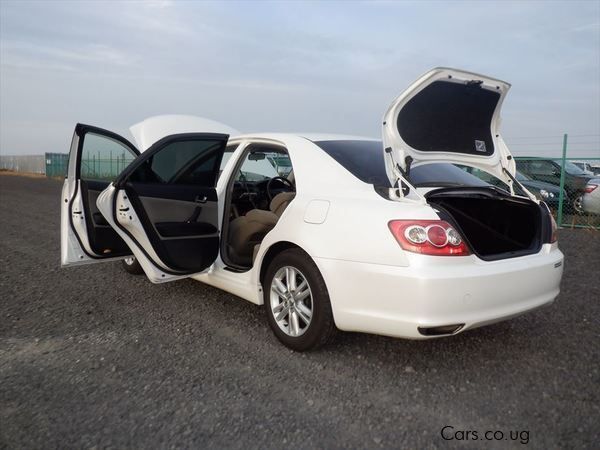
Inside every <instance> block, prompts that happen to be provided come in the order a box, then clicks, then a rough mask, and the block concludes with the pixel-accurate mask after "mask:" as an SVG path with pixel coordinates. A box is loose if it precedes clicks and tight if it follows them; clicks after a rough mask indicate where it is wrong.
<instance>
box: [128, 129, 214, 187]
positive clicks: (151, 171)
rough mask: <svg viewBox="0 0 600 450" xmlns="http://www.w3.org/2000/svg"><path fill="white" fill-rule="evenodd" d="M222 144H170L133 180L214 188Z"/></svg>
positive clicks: (138, 169)
mask: <svg viewBox="0 0 600 450" xmlns="http://www.w3.org/2000/svg"><path fill="white" fill-rule="evenodd" d="M222 145H223V142H222V141H218V140H187V141H175V142H171V143H168V144H167V145H166V146H165V147H163V148H162V149H160V150H159V151H158V152H156V153H155V154H154V155H153V156H151V157H150V158H148V159H147V160H146V161H144V163H143V164H142V165H140V167H138V168H137V169H136V170H135V172H133V173H132V174H131V175H130V176H129V181H133V182H141V183H158V184H187V185H198V186H211V187H212V186H214V185H215V182H216V177H217V171H216V170H215V169H216V167H217V166H218V165H219V164H220V162H221V155H222Z"/></svg>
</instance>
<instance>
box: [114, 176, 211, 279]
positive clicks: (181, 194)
mask: <svg viewBox="0 0 600 450" xmlns="http://www.w3.org/2000/svg"><path fill="white" fill-rule="evenodd" d="M142 190H143V189H140V190H138V186H137V184H132V183H128V184H127V185H126V187H125V192H126V193H127V196H128V197H129V200H130V201H131V204H132V206H133V208H134V209H135V212H136V214H137V216H138V217H139V219H140V221H141V222H142V226H143V227H144V231H145V233H146V236H147V237H148V240H149V241H150V243H151V244H152V247H153V248H154V251H155V252H156V254H157V255H158V257H159V258H160V259H161V260H162V261H163V262H164V263H165V264H166V265H167V266H168V267H170V268H172V269H174V270H177V271H182V272H191V273H193V272H200V271H202V270H204V269H205V268H206V267H207V266H209V265H210V264H212V262H213V261H214V260H215V259H216V258H217V255H218V251H219V234H218V229H217V227H216V224H217V207H218V205H217V202H216V201H208V200H206V201H205V202H204V203H197V202H195V201H193V200H192V201H182V200H180V199H181V198H188V199H196V197H198V196H199V195H200V196H201V199H202V198H204V197H211V198H216V192H215V189H214V188H210V189H209V190H212V191H213V192H206V191H207V189H206V188H204V189H200V191H202V192H200V193H198V192H199V189H198V186H177V196H178V199H177V200H173V199H170V198H164V197H170V196H172V195H174V193H173V192H169V189H165V192H162V190H160V192H158V193H156V194H157V195H159V196H157V197H150V196H149V195H148V190H145V196H144V197H141V196H140V195H138V192H139V191H142ZM161 205H162V206H164V207H161ZM198 209H200V211H199V212H198V213H197V210H198ZM202 211H205V212H206V214H202ZM195 216H196V220H193V221H192V220H190V219H193V218H194V217H195Z"/></svg>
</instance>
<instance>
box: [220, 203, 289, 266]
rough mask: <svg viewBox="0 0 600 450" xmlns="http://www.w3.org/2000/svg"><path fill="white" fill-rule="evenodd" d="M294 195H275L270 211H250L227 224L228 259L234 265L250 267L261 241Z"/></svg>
mask: <svg viewBox="0 0 600 450" xmlns="http://www.w3.org/2000/svg"><path fill="white" fill-rule="evenodd" d="M295 195H296V193H295V192H282V193H280V194H277V195H276V196H275V197H273V200H271V203H270V205H269V209H270V211H265V210H264V209H251V210H250V211H248V212H247V213H246V215H245V216H240V217H236V218H235V219H233V220H232V221H231V222H230V223H229V235H228V244H227V245H228V250H229V257H230V258H231V260H232V261H233V262H234V263H236V264H240V265H244V266H250V265H252V262H253V260H254V257H255V256H256V251H257V250H258V246H259V245H260V243H261V241H262V240H263V238H264V237H265V235H266V234H267V233H268V232H269V231H271V230H272V229H273V227H275V224H276V223H277V221H278V220H279V217H281V215H282V214H283V211H285V209H286V208H287V207H288V205H289V204H290V202H291V201H292V200H293V199H294V197H295ZM255 247H256V249H255Z"/></svg>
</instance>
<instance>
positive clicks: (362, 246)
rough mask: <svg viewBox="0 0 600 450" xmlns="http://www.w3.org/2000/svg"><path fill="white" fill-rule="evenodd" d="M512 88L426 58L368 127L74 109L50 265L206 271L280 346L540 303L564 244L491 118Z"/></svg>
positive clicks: (490, 318) (421, 330) (312, 344)
mask: <svg viewBox="0 0 600 450" xmlns="http://www.w3.org/2000/svg"><path fill="white" fill-rule="evenodd" d="M509 87H510V85H509V84H508V83H505V82H503V81H499V80H495V79H493V78H489V77H485V76H481V75H477V74H473V73H468V72H464V71H459V70H454V69H446V68H438V69H434V70H432V71H430V72H428V73H427V74H425V75H424V76H422V77H421V78H419V79H418V80H417V81H416V82H415V83H414V84H412V85H411V86H410V87H409V88H408V89H407V90H406V91H405V92H404V93H402V94H401V95H400V96H399V97H398V98H397V99H395V100H394V101H393V102H392V104H391V106H390V108H389V109H388V111H387V112H386V113H385V116H384V119H383V142H381V141H377V140H371V139H365V138H356V137H348V136H334V135H310V134H300V135H295V134H279V133H268V134H260V133H257V134H246V135H237V133H236V132H235V131H234V130H232V129H231V128H229V127H227V126H225V125H222V124H219V123H216V122H213V121H208V120H206V119H200V118H193V117H187V116H161V117H155V118H151V119H147V120H145V121H143V122H141V123H139V124H137V125H135V126H133V127H132V129H131V130H132V134H133V136H134V138H135V142H136V145H133V144H132V143H130V142H129V141H127V140H126V139H125V138H123V137H121V136H118V135H116V134H114V133H111V132H109V131H105V130H102V129H99V128H96V127H92V126H87V125H77V127H76V129H75V134H74V136H73V141H72V146H71V153H70V159H69V169H68V177H67V179H66V180H65V183H64V188H63V192H62V200H61V204H62V219H61V238H62V239H61V244H62V248H61V253H62V264H63V265H64V266H69V265H78V264H88V263H97V262H102V261H109V260H114V259H125V266H126V267H127V268H128V270H129V271H131V272H139V271H143V273H145V274H146V276H147V277H148V278H149V279H150V281H152V282H154V283H162V282H167V281H173V280H179V279H182V278H190V277H191V278H194V279H196V280H199V281H202V282H204V283H207V284H210V285H212V286H216V287H218V288H221V289H223V290H225V291H228V292H230V293H232V294H235V295H237V296H239V297H241V298H243V299H245V300H248V301H250V302H253V303H255V304H257V305H261V304H264V305H265V311H266V316H267V320H268V323H269V325H270V326H271V328H272V330H273V332H274V333H275V335H276V336H277V337H278V338H279V339H280V340H281V342H283V343H284V344H285V345H287V346H288V347H290V348H292V349H295V350H308V349H312V348H316V347H318V346H320V345H321V344H324V343H325V342H327V341H328V340H329V339H330V338H331V337H332V336H333V334H334V332H335V331H336V329H340V330H348V331H359V332H366V333H376V334H382V335H388V336H395V337H402V338H413V339H425V338H431V337H439V336H448V335H453V334H456V333H459V332H461V331H464V330H468V329H472V328H475V327H479V326H482V325H486V324H489V323H493V322H497V321H500V320H504V319H507V318H510V317H514V316H516V315H519V314H522V313H524V312H526V311H530V310H533V309H535V308H538V307H540V306H542V305H545V304H548V303H551V302H552V301H553V300H554V299H555V298H556V297H557V295H558V293H559V284H560V280H561V275H562V262H563V255H562V253H561V252H560V250H559V249H558V246H557V242H556V233H555V226H554V222H553V219H552V218H551V215H550V213H549V211H548V208H547V207H546V205H545V204H543V203H540V202H539V201H538V200H536V198H535V197H534V196H533V195H531V194H530V193H528V192H527V190H526V189H525V188H523V186H521V185H520V183H519V182H518V181H517V180H516V179H515V178H514V174H515V163H514V160H513V159H512V157H511V154H510V152H509V150H508V148H507V147H506V145H505V143H504V141H503V139H502V137H501V136H500V133H499V129H498V128H499V123H500V107H501V104H502V101H503V99H504V97H505V96H506V93H507V92H508V89H509ZM109 155H110V158H109ZM115 159H116V161H117V162H116V164H115V162H114V161H115ZM108 161H110V164H109V163H108ZM223 161H226V162H224V163H223ZM273 161H278V163H277V164H276V165H277V166H278V167H289V171H287V170H286V173H287V175H286V176H281V175H280V174H279V173H278V172H277V170H276V168H275V167H274V164H273V163H272V162H273ZM453 164H459V165H463V166H464V165H467V166H471V167H474V168H478V169H481V170H484V171H487V172H489V173H490V174H492V175H494V176H495V177H497V178H499V179H500V180H502V181H503V182H504V183H506V184H507V185H509V186H510V191H511V192H507V191H504V190H501V189H498V188H495V187H493V186H491V185H489V184H487V183H485V182H482V181H481V180H479V179H477V178H476V177H473V176H472V175H470V174H468V173H466V172H464V171H463V170H461V169H459V168H457V167H455V166H454V165H453ZM109 166H110V167H109Z"/></svg>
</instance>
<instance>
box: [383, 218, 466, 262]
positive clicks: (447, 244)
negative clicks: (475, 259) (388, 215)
mask: <svg viewBox="0 0 600 450" xmlns="http://www.w3.org/2000/svg"><path fill="white" fill-rule="evenodd" d="M388 227H389V228H390V231H391V232H392V234H393V235H394V237H395V238H396V240H397V241H398V243H399V244H400V247H402V248H403V249H404V250H406V251H409V252H413V253H421V254H423V255H436V256H465V255H470V254H471V252H470V250H469V247H467V244H465V242H464V241H463V239H462V237H461V236H460V234H459V233H458V231H456V230H455V229H454V228H453V227H452V225H450V224H449V223H448V222H445V221H443V220H392V221H390V222H389V223H388Z"/></svg>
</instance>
